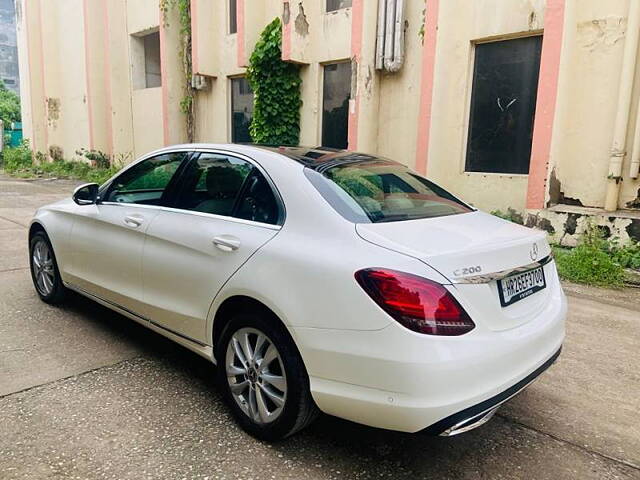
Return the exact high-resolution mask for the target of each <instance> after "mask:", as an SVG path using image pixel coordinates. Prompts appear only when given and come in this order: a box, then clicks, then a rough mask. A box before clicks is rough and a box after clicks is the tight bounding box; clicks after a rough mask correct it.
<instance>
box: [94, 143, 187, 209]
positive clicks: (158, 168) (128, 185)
mask: <svg viewBox="0 0 640 480" xmlns="http://www.w3.org/2000/svg"><path fill="white" fill-rule="evenodd" d="M187 155H188V153H186V152H177V153H168V154H165V155H159V156H157V157H153V158H148V159H146V160H143V161H142V162H140V163H138V164H137V165H135V166H134V167H131V168H130V169H128V170H126V171H125V172H123V173H122V175H120V176H119V177H117V178H116V179H115V180H114V181H113V183H112V184H111V186H110V187H109V190H108V191H107V194H106V195H105V197H104V201H105V202H123V203H140V204H145V205H160V204H161V203H162V196H163V194H164V191H165V189H166V188H167V186H168V185H169V182H170V181H171V179H172V178H173V176H174V174H175V173H176V170H178V167H179V166H180V164H181V163H182V161H183V160H184V159H185V158H186V157H187Z"/></svg>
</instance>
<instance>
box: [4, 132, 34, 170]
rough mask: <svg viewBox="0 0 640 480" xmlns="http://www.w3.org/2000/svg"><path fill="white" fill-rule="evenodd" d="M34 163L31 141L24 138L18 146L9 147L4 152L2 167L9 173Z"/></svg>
mask: <svg viewBox="0 0 640 480" xmlns="http://www.w3.org/2000/svg"><path fill="white" fill-rule="evenodd" d="M32 163H33V152H32V151H31V148H29V141H28V140H23V141H22V143H21V144H20V146H18V147H13V148H12V147H7V148H5V149H4V150H3V152H2V167H3V168H4V170H5V171H6V172H7V173H14V172H16V171H18V170H20V169H23V168H27V167H29V166H31V165H32Z"/></svg>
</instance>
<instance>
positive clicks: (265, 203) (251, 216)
mask: <svg viewBox="0 0 640 480" xmlns="http://www.w3.org/2000/svg"><path fill="white" fill-rule="evenodd" d="M278 205H279V204H278V201H277V200H276V197H275V195H274V193H273V190H272V189H271V186H270V185H269V182H267V179H266V178H264V175H262V173H260V172H259V171H258V170H257V169H255V168H254V169H253V172H252V173H251V176H250V177H249V180H248V181H247V184H246V186H245V188H244V189H243V191H242V195H241V196H240V200H239V202H238V208H237V210H236V212H235V215H234V216H235V217H238V218H243V219H245V220H252V221H254V222H262V223H270V224H272V225H275V224H277V223H278V221H279V217H280V208H279V206H278Z"/></svg>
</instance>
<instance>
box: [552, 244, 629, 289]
mask: <svg viewBox="0 0 640 480" xmlns="http://www.w3.org/2000/svg"><path fill="white" fill-rule="evenodd" d="M553 253H554V256H555V260H556V266H557V267H558V274H559V275H560V278H562V279H563V280H569V281H571V282H575V283H584V284H586V285H595V286H598V287H613V288H617V287H621V286H622V285H623V284H624V280H625V271H624V268H622V266H621V265H620V264H619V263H616V262H615V261H614V260H613V258H612V257H611V255H609V254H608V253H607V252H605V251H603V250H602V249H599V248H597V247H593V246H591V245H584V244H582V245H578V246H577V247H576V248H573V249H566V248H562V247H554V248H553Z"/></svg>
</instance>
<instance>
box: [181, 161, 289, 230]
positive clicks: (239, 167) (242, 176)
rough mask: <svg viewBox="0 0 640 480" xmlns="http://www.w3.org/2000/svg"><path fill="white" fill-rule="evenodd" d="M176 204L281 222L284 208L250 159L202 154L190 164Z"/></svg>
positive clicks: (257, 219)
mask: <svg viewBox="0 0 640 480" xmlns="http://www.w3.org/2000/svg"><path fill="white" fill-rule="evenodd" d="M181 183H182V190H181V192H180V194H179V196H178V199H177V202H176V205H175V207H176V208H180V209H183V210H190V211H194V212H202V213H210V214H213V215H222V216H226V217H234V218H240V219H243V220H251V221H253V222H260V223H268V224H272V225H275V224H278V222H280V221H281V216H282V209H281V208H280V203H279V202H278V200H277V198H276V195H275V194H274V192H273V189H272V188H271V185H270V184H269V182H268V181H267V179H266V178H265V177H264V175H263V174H262V173H261V172H260V170H258V168H256V167H255V166H253V165H252V164H251V163H249V162H248V161H246V160H243V159H240V158H236V157H233V156H228V155H224V154H217V153H202V154H200V156H199V157H198V158H197V159H196V160H193V161H192V162H191V164H190V165H189V166H188V167H187V169H186V172H185V175H184V176H183V178H182V180H181Z"/></svg>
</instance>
